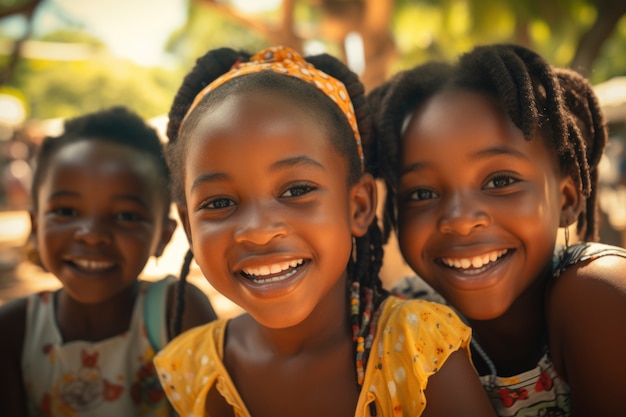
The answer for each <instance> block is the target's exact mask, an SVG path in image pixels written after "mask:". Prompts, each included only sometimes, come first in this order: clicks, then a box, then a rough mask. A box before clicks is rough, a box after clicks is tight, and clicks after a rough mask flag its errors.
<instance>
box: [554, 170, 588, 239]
mask: <svg viewBox="0 0 626 417" xmlns="http://www.w3.org/2000/svg"><path fill="white" fill-rule="evenodd" d="M560 190H561V217H560V221H559V226H560V227H568V226H570V225H572V224H574V223H575V222H576V221H577V220H578V215H579V214H580V211H581V210H582V207H583V204H584V199H583V197H582V193H581V192H580V190H579V189H578V186H577V185H576V183H575V182H574V179H573V178H572V177H571V176H570V175H566V176H564V177H563V178H562V179H561V183H560Z"/></svg>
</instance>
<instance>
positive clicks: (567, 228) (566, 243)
mask: <svg viewBox="0 0 626 417" xmlns="http://www.w3.org/2000/svg"><path fill="white" fill-rule="evenodd" d="M564 234H565V248H566V249H567V248H568V247H569V226H565V230H564Z"/></svg>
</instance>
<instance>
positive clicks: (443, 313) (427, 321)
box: [380, 296, 470, 337]
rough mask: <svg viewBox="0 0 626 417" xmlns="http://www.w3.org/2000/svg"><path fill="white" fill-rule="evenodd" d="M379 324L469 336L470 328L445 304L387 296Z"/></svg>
mask: <svg viewBox="0 0 626 417" xmlns="http://www.w3.org/2000/svg"><path fill="white" fill-rule="evenodd" d="M381 308H382V312H381V319H380V324H381V325H394V326H398V327H400V328H402V329H410V330H411V331H412V332H413V331H415V330H416V329H417V330H419V332H420V333H422V332H426V333H433V334H441V333H442V332H445V333H449V332H451V331H452V332H453V333H455V334H458V335H467V336H468V337H469V334H470V329H469V327H468V326H467V325H465V324H464V323H463V322H462V321H461V319H460V318H459V316H458V315H457V314H456V313H455V312H454V311H453V310H452V309H451V308H450V307H448V306H447V305H444V304H440V303H437V302H432V301H428V300H419V299H410V300H404V299H400V298H397V297H394V296H389V298H387V300H385V305H383V306H382V307H381Z"/></svg>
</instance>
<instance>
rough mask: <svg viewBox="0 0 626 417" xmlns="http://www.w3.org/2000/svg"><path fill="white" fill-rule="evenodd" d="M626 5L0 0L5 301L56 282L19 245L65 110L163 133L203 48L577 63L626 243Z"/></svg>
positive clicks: (164, 264) (373, 68)
mask: <svg viewBox="0 0 626 417" xmlns="http://www.w3.org/2000/svg"><path fill="white" fill-rule="evenodd" d="M624 16H626V1H614V2H610V1H602V0H552V1H545V0H508V1H503V0H411V1H409V0H404V1H402V0H395V1H394V0H307V1H304V0H302V1H296V0H232V1H227V0H223V1H210V0H0V146H1V148H0V149H1V153H0V157H1V161H0V169H1V170H2V172H1V175H2V177H1V178H2V183H1V188H0V249H1V251H2V252H0V270H1V272H2V274H0V303H2V302H3V301H4V300H6V299H9V298H12V297H15V296H20V295H24V294H26V293H28V292H31V291H33V290H34V289H40V288H49V287H50V286H58V284H57V283H56V281H55V280H54V279H53V278H52V277H50V276H48V275H47V274H45V273H43V272H42V271H40V270H38V269H37V267H35V266H34V265H32V264H29V263H28V262H26V261H25V260H24V256H25V255H24V252H25V251H24V250H23V249H22V248H23V245H24V242H25V241H26V239H27V236H28V231H29V220H28V215H27V212H26V210H27V208H28V206H29V197H28V184H29V181H30V174H31V166H30V158H31V157H32V153H33V151H34V150H35V149H36V147H37V145H38V143H39V142H40V141H41V139H42V138H43V137H44V136H45V135H50V134H58V133H59V132H60V129H61V127H62V120H63V118H68V117H73V116H77V115H79V114H81V113H85V112H90V111H95V110H98V109H102V108H105V107H109V106H112V105H119V104H123V105H126V106H128V107H130V108H132V109H133V110H135V111H136V112H138V113H139V114H141V115H142V116H143V117H145V118H146V119H147V120H149V121H150V122H151V123H152V124H153V125H154V126H155V127H156V128H157V129H159V131H160V132H161V133H162V132H163V128H164V126H165V124H166V122H167V118H166V114H167V112H168V109H169V105H170V103H171V100H172V98H173V96H174V93H175V91H176V89H177V88H178V86H179V84H180V82H181V80H182V78H183V76H184V75H185V74H186V73H187V72H188V71H189V70H190V68H191V67H192V65H193V63H194V61H195V59H196V58H197V57H199V56H200V55H202V54H203V53H205V52H206V51H207V50H209V49H211V48H215V47H220V46H229V47H232V48H235V49H244V50H247V51H250V52H254V51H256V50H259V49H260V48H262V47H265V46H269V45H272V44H286V45H289V46H291V47H293V48H295V49H297V50H299V51H301V52H303V53H305V54H314V53H320V52H329V53H331V54H333V55H335V56H338V57H340V58H341V59H342V60H344V62H346V63H347V64H348V65H349V66H350V67H351V68H352V69H353V70H354V71H355V72H357V73H358V74H359V75H360V76H361V78H362V80H363V81H364V84H365V85H366V88H367V89H368V90H369V89H371V88H373V87H375V86H376V85H378V84H379V83H380V82H382V81H384V80H385V79H386V78H387V77H388V76H389V75H391V74H393V73H394V72H395V71H397V70H400V69H404V68H408V67H410V66H413V65H415V64H419V63H422V62H424V61H426V60H429V59H454V58H455V57H456V56H458V54H460V53H462V52H464V51H467V50H469V49H470V48H472V47H473V46H475V45H477V44H484V43H493V42H514V43H518V44H522V45H525V46H528V47H530V48H532V49H535V50H537V51H538V52H540V53H541V54H543V55H544V56H545V57H546V58H547V59H548V60H549V61H550V62H551V63H553V64H555V65H559V66H568V67H571V68H574V69H576V70H577V71H579V72H581V73H582V74H584V75H586V76H588V77H589V79H590V80H591V81H592V83H593V84H594V85H596V86H597V92H598V95H599V96H600V98H601V101H602V103H603V106H604V107H605V111H606V114H607V116H609V119H610V122H611V125H610V129H611V130H610V133H611V144H610V146H609V148H608V149H607V156H606V158H605V161H604V162H603V165H602V174H601V175H602V176H601V179H602V182H603V189H602V190H603V192H602V193H601V203H602V207H603V211H602V214H603V224H602V235H601V237H602V239H603V240H604V241H606V242H608V243H613V244H619V245H623V244H624V243H625V239H626V232H625V230H626V173H624V170H626V164H625V163H624V160H625V158H626V156H625V154H626V151H625V150H624V149H625V148H626V146H625V143H626V139H624V137H625V135H626V133H625V132H626V129H625V120H626V105H625V104H624V102H625V101H626V98H625V97H626V87H625V85H626V82H625V80H626V18H625V17H624ZM620 164H622V165H623V168H622V170H623V171H621V172H620V168H619V167H620ZM185 249H186V240H185V238H184V236H183V235H182V233H180V231H179V232H177V234H176V235H175V237H174V240H173V242H172V244H171V245H170V247H169V248H168V251H167V252H166V254H165V255H164V256H163V257H162V258H161V259H160V260H159V261H158V263H156V262H155V261H154V260H152V261H151V262H150V263H149V264H148V266H147V268H146V270H145V271H144V274H145V276H146V277H147V278H149V279H150V278H156V277H158V276H159V275H162V274H163V273H178V268H179V266H180V261H181V259H182V254H183V253H184V251H185ZM387 252H388V255H387V257H386V259H385V266H384V271H383V275H384V276H383V278H384V279H385V282H387V283H391V282H392V281H394V280H395V279H398V278H400V277H401V276H402V275H403V274H406V273H409V272H408V270H407V268H406V267H405V266H404V265H403V263H402V261H401V260H400V258H399V256H398V255H397V252H396V251H395V250H394V248H393V246H390V248H389V250H388V251H387ZM195 272H196V274H195V278H194V279H197V282H199V283H200V284H199V285H204V287H203V288H205V289H206V290H207V292H208V293H210V294H211V298H212V301H214V302H215V303H220V302H221V300H220V298H219V295H217V294H214V293H213V292H211V288H209V287H208V284H205V283H204V280H203V279H202V277H200V276H199V274H198V273H197V270H195ZM224 303H225V304H224V311H226V310H227V309H228V308H230V307H229V305H228V303H227V302H226V301H224ZM218 309H220V306H219V305H218Z"/></svg>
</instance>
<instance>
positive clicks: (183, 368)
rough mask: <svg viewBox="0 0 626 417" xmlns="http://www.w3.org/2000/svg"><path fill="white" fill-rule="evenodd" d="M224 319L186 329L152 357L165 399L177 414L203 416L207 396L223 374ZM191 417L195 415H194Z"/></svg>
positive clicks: (226, 321)
mask: <svg viewBox="0 0 626 417" xmlns="http://www.w3.org/2000/svg"><path fill="white" fill-rule="evenodd" d="M227 323H228V320H226V319H222V320H215V321H213V322H211V323H208V324H205V325H202V326H198V327H195V328H193V329H190V330H187V331H186V332H184V333H182V334H181V335H180V336H178V337H176V338H174V339H173V340H172V341H171V342H170V343H169V344H167V346H165V348H163V350H161V351H160V352H159V353H157V355H156V356H155V357H154V366H155V368H156V370H157V375H158V377H159V379H160V381H161V385H162V386H163V389H164V391H165V393H166V394H167V397H168V399H169V400H170V402H171V403H172V405H173V406H174V408H175V409H176V411H177V412H178V413H179V414H180V415H187V414H191V411H192V410H193V411H194V412H197V413H199V414H198V415H201V414H200V413H202V414H203V413H204V411H203V410H204V403H205V401H206V396H207V393H208V392H209V390H210V388H211V387H212V386H213V384H214V383H215V381H216V380H217V378H218V376H219V375H220V373H224V372H226V371H225V368H224V366H223V365H222V354H221V346H223V338H224V332H225V330H226V324H227ZM194 415H195V414H194Z"/></svg>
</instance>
